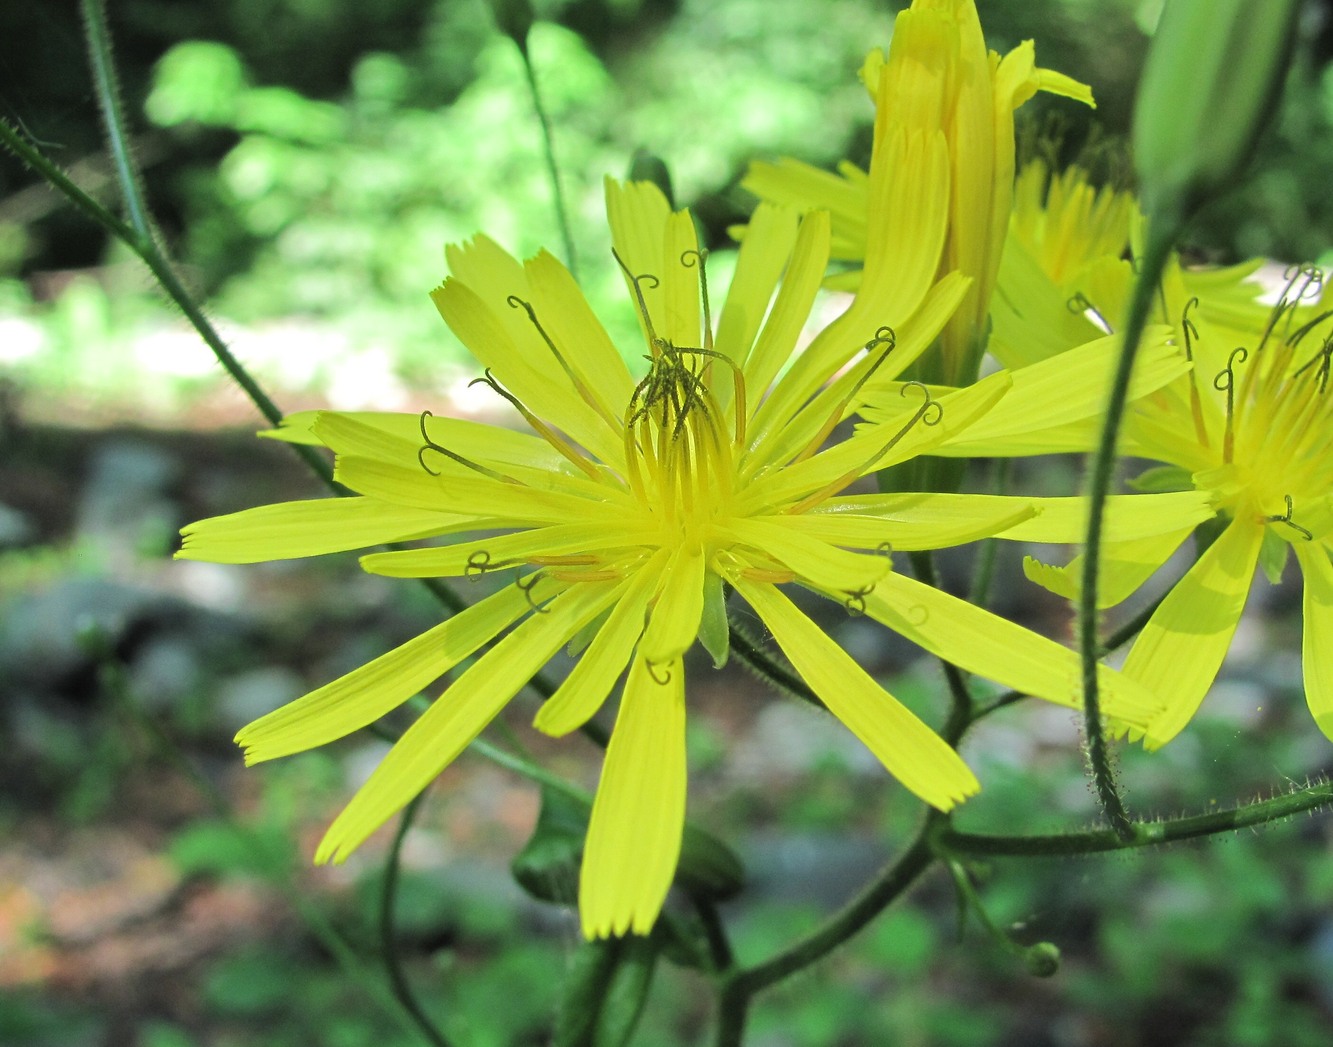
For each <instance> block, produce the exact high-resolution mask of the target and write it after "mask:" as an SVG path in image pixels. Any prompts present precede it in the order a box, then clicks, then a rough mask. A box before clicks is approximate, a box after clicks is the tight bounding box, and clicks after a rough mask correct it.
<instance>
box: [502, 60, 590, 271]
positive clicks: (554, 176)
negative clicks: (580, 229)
mask: <svg viewBox="0 0 1333 1047" xmlns="http://www.w3.org/2000/svg"><path fill="white" fill-rule="evenodd" d="M516 42H517V43H518V50H519V54H520V55H522V56H523V75H524V76H525V77H526V78H527V81H528V93H529V94H530V95H532V108H533V109H535V110H536V112H537V122H538V123H539V124H540V125H541V129H542V153H543V155H544V156H545V158H546V174H547V177H548V178H550V180H551V199H552V200H553V201H554V202H555V218H556V223H557V224H558V225H559V226H560V238H561V240H562V241H564V245H565V265H566V267H567V268H568V269H569V272H570V275H571V276H573V277H574V279H575V280H577V279H578V261H577V259H576V258H575V256H574V236H573V234H572V233H571V231H570V225H569V213H568V211H566V209H565V194H564V192H563V191H562V190H561V188H560V165H559V163H558V162H557V161H556V158H555V137H554V135H553V134H552V133H551V120H550V117H548V116H547V114H546V106H545V105H544V104H543V103H542V96H541V91H540V90H538V88H537V71H536V70H535V69H534V68H533V65H532V54H531V53H530V52H529V50H528V45H527V43H526V37H525V39H524V40H523V41H517V40H516Z"/></svg>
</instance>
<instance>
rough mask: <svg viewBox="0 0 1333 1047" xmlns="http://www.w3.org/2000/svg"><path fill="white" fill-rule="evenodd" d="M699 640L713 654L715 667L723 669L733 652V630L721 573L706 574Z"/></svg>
mask: <svg viewBox="0 0 1333 1047" xmlns="http://www.w3.org/2000/svg"><path fill="white" fill-rule="evenodd" d="M699 642H700V643H701V644H703V645H704V650H706V651H707V652H708V653H709V654H711V655H712V656H713V668H715V669H721V668H722V667H723V666H724V665H726V664H727V658H728V656H729V655H730V654H731V631H730V629H729V627H728V625H727V593H726V590H725V589H724V588H723V585H722V577H721V575H717V574H714V573H713V572H712V571H709V572H707V573H706V574H705V575H704V613H703V617H702V618H701V619H700V620H699Z"/></svg>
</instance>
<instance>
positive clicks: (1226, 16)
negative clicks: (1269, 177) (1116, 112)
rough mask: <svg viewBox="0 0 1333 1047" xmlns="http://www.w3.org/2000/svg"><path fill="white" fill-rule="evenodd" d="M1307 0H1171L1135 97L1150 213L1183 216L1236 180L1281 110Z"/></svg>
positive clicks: (1138, 158) (1137, 153)
mask: <svg viewBox="0 0 1333 1047" xmlns="http://www.w3.org/2000/svg"><path fill="white" fill-rule="evenodd" d="M1300 6H1301V4H1300V0H1166V6H1165V8H1164V9H1163V11H1162V18H1161V21H1160V22H1159V23H1158V26H1157V32H1156V34H1155V35H1154V37H1153V40H1152V44H1151V46H1150V47H1149V48H1148V60H1147V64H1146V65H1145V66H1144V70H1143V77H1142V79H1141V80H1140V81H1139V93H1138V99H1137V101H1136V102H1135V106H1134V131H1133V143H1134V165H1135V168H1136V170H1137V171H1138V175H1139V182H1140V186H1141V190H1142V195H1143V201H1144V205H1145V207H1146V210H1147V212H1148V214H1149V216H1150V217H1152V218H1157V219H1160V220H1165V221H1168V222H1179V221H1183V220H1184V219H1185V218H1187V217H1189V215H1190V213H1191V212H1193V211H1194V210H1195V209H1196V208H1197V207H1199V206H1200V205H1201V204H1203V203H1204V202H1206V201H1207V199H1208V198H1209V197H1211V196H1213V195H1215V194H1216V193H1218V192H1219V191H1221V190H1223V189H1226V188H1227V187H1228V186H1229V185H1231V184H1232V183H1233V182H1234V181H1235V180H1236V178H1237V176H1238V175H1239V174H1240V172H1241V170H1242V168H1243V167H1244V166H1245V163H1246V162H1247V161H1248V160H1249V158H1250V155H1251V153H1252V152H1253V151H1254V146H1255V142H1256V141H1257V139H1258V137H1259V132H1260V131H1261V130H1262V129H1263V128H1264V126H1265V124H1266V123H1268V122H1269V120H1270V119H1271V118H1272V115H1273V110H1274V107H1275V104H1276V102H1277V99H1278V95H1279V93H1280V92H1281V89H1282V82H1283V79H1284V77H1285V74H1286V71H1287V64H1288V57H1289V55H1290V53H1291V46H1292V42H1293V40H1294V38H1295V28H1296V17H1297V15H1298V14H1299V13H1300Z"/></svg>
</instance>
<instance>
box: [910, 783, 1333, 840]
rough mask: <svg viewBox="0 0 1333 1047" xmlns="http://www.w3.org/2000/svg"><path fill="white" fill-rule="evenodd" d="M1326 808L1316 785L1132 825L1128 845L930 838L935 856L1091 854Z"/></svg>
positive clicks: (1330, 794) (1068, 836) (1104, 836)
mask: <svg viewBox="0 0 1333 1047" xmlns="http://www.w3.org/2000/svg"><path fill="white" fill-rule="evenodd" d="M1329 804H1333V783H1329V782H1321V783H1319V784H1317V785H1311V786H1307V787H1306V788H1303V789H1297V790H1294V791H1293V792H1289V793H1285V794H1284V795H1282V796H1275V797H1273V798H1272V799H1270V800H1257V801H1255V802H1254V803H1249V804H1240V805H1238V806H1236V807H1232V808H1229V809H1227V810H1225V811H1210V812H1209V813H1207V814H1198V815H1191V816H1188V817H1184V818H1168V819H1164V820H1162V821H1140V822H1135V823H1133V828H1134V834H1133V836H1132V838H1130V839H1124V838H1123V837H1121V836H1120V835H1119V834H1118V833H1116V832H1115V831H1114V830H1112V829H1093V830H1089V831H1087V832H1071V833H1045V834H1034V835H1028V836H996V835H990V834H986V833H966V832H957V831H955V830H953V829H949V828H943V829H941V830H940V831H938V832H936V833H935V835H934V838H933V840H934V844H935V846H936V847H937V848H939V849H940V850H941V851H945V852H948V853H952V854H960V855H971V856H974V857H978V858H983V857H987V858H988V857H1000V856H1009V857H1036V856H1049V855H1080V854H1097V853H1100V852H1104V851H1123V850H1127V849H1129V848H1134V847H1149V846H1154V845H1156V844H1162V843H1176V842H1178V841H1180V840H1190V839H1195V838H1197V837H1201V836H1215V835H1217V834H1218V833H1224V832H1235V831H1236V830H1238V829H1248V828H1251V827H1253V826H1258V825H1263V824H1264V823H1266V822H1272V821H1277V820H1278V819H1280V818H1290V817H1291V816H1292V815H1296V814H1302V813H1304V812H1307V811H1313V810H1315V809H1316V808H1319V807H1325V806H1328V805H1329Z"/></svg>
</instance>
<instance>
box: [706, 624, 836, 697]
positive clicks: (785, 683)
mask: <svg viewBox="0 0 1333 1047" xmlns="http://www.w3.org/2000/svg"><path fill="white" fill-rule="evenodd" d="M728 631H729V634H730V639H731V648H732V650H734V651H735V652H736V654H737V655H738V656H739V657H740V659H741V661H743V662H744V663H745V664H746V666H747V667H748V668H749V669H752V670H753V671H754V672H755V673H756V674H758V675H759V676H760V677H762V678H763V679H764V680H766V681H767V682H768V683H770V684H772V685H773V686H774V687H776V688H777V689H778V690H780V691H785V692H786V693H788V694H790V695H791V696H792V697H793V698H799V699H800V700H801V701H803V702H807V703H809V704H810V705H813V706H815V707H816V708H819V709H827V708H828V706H826V705H825V704H824V703H823V702H822V701H820V699H819V695H817V694H815V692H814V691H812V690H811V689H810V686H809V685H808V684H807V683H806V682H805V681H804V680H802V679H801V678H800V677H799V676H798V675H797V674H796V673H794V672H792V670H791V669H789V668H787V666H785V665H783V664H782V663H781V662H780V661H778V660H777V659H776V658H775V657H773V655H772V654H770V653H769V652H768V651H767V650H765V649H764V646H763V644H761V643H760V642H759V640H758V639H756V638H755V637H754V636H753V635H752V634H751V633H750V631H749V630H748V629H747V628H746V627H745V626H743V625H741V624H740V623H739V622H737V621H736V619H735V618H730V620H729V622H728Z"/></svg>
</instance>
